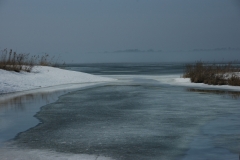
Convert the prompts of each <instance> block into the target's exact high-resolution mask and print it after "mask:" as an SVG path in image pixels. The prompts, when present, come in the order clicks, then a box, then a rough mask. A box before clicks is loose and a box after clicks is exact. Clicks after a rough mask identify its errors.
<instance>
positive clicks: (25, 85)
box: [0, 66, 114, 94]
mask: <svg viewBox="0 0 240 160" xmlns="http://www.w3.org/2000/svg"><path fill="white" fill-rule="evenodd" d="M112 80H114V79H111V78H106V77H100V76H95V75H91V74H87V73H82V72H76V71H69V70H64V69H59V68H54V67H47V66H35V67H34V68H33V70H32V72H31V73H28V72H19V73H18V72H14V71H5V70H1V69H0V94H1V93H11V92H17V91H26V90H32V89H37V88H43V87H50V86H57V85H64V84H75V83H81V84H82V83H95V82H107V81H112Z"/></svg>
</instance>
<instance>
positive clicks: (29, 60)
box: [0, 49, 53, 72]
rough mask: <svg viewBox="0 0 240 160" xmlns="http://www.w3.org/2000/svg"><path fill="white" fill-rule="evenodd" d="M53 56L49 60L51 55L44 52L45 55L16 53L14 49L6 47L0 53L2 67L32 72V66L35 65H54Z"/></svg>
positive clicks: (0, 65)
mask: <svg viewBox="0 0 240 160" xmlns="http://www.w3.org/2000/svg"><path fill="white" fill-rule="evenodd" d="M52 59H53V58H51V59H50V60H49V55H48V54H44V55H43V56H41V57H40V56H35V55H34V56H31V55H30V54H26V53H20V54H18V53H16V52H13V51H12V49H10V50H9V51H8V50H7V49H4V50H3V51H1V54H0V69H4V70H8V71H15V72H20V71H26V72H31V70H32V68H33V67H34V66H35V65H42V66H50V65H53V64H52V63H51V62H52Z"/></svg>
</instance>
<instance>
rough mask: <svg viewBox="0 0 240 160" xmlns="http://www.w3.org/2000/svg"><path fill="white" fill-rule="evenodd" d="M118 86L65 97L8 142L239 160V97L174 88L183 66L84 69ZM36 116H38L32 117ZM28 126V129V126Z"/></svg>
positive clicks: (106, 153) (71, 150)
mask: <svg viewBox="0 0 240 160" xmlns="http://www.w3.org/2000/svg"><path fill="white" fill-rule="evenodd" d="M66 69H69V70H75V71H82V72H87V73H91V74H95V75H101V76H107V77H112V78H115V79H118V81H114V82H111V83H107V84H104V85H99V86H95V87H91V88H86V89H81V90H76V91H74V92H70V93H67V94H64V95H62V96H60V97H59V98H58V100H56V98H55V100H54V102H53V103H50V104H47V105H45V106H43V107H41V110H40V111H39V112H38V113H37V114H36V115H35V117H34V118H35V119H37V120H38V121H39V122H38V123H37V124H38V125H37V124H36V125H35V126H31V127H32V128H30V129H27V130H26V131H24V132H21V133H19V134H18V135H17V136H16V137H15V138H14V139H12V140H11V142H12V143H13V144H14V145H16V146H18V147H19V148H21V149H36V150H50V151H53V152H56V153H66V154H70V155H71V154H74V155H75V154H87V155H97V156H96V158H94V159H98V156H99V157H108V158H110V159H115V160H161V159H163V160H192V159H194V160H198V159H199V160H207V159H211V160H230V159H231V160H234V159H236V160H238V159H239V153H240V98H239V96H240V93H239V92H236V91H235V92H232V91H226V90H212V89H204V88H201V89H199V88H194V87H190V86H189V87H187V86H175V85H170V84H169V83H163V81H162V80H161V79H164V81H171V79H170V78H169V79H168V78H166V77H174V76H175V77H180V76H181V74H182V73H183V71H184V64H181V63H162V64H82V65H69V66H66ZM34 112H35V110H34ZM31 125H33V124H31Z"/></svg>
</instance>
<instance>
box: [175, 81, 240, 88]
mask: <svg viewBox="0 0 240 160" xmlns="http://www.w3.org/2000/svg"><path fill="white" fill-rule="evenodd" d="M172 85H179V86H188V87H197V88H206V89H207V88H209V89H223V90H232V91H240V86H229V85H208V84H204V83H192V82H191V81H190V78H174V80H173V82H172Z"/></svg>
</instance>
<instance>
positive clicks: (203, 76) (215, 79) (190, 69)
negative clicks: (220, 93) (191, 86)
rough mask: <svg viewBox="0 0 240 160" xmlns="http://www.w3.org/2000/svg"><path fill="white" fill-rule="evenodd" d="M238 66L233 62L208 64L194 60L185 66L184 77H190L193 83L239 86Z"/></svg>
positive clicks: (239, 69) (239, 70)
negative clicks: (194, 61)
mask: <svg viewBox="0 0 240 160" xmlns="http://www.w3.org/2000/svg"><path fill="white" fill-rule="evenodd" d="M239 72H240V68H239V67H237V66H236V65H233V63H228V64H208V63H203V62H196V63H195V64H188V65H186V68H185V73H184V75H183V77H184V78H190V79H191V82H193V83H205V84H209V85H232V86H240V73H239Z"/></svg>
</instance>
